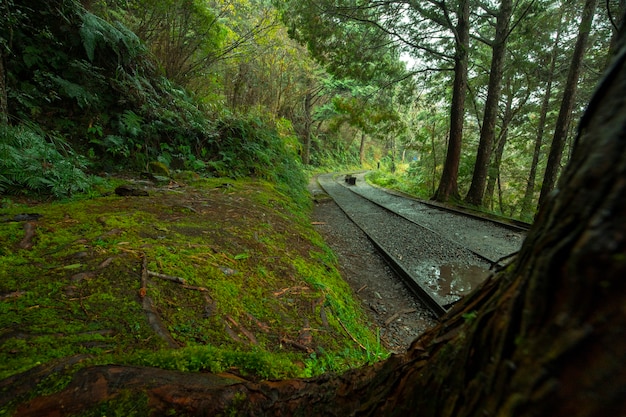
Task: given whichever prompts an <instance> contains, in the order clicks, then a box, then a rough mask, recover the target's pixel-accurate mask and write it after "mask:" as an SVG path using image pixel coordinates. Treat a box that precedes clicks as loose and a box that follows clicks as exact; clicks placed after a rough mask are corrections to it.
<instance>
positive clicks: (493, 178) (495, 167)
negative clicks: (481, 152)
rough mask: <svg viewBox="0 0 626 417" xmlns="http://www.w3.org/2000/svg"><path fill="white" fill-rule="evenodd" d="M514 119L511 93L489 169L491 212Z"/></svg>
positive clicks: (487, 199) (487, 190) (486, 196)
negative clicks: (510, 125) (511, 123)
mask: <svg viewBox="0 0 626 417" xmlns="http://www.w3.org/2000/svg"><path fill="white" fill-rule="evenodd" d="M512 118H513V93H512V92H510V94H508V96H507V99H506V107H505V109H504V116H503V117H502V130H501V131H500V135H499V136H498V140H497V141H496V144H497V146H496V152H495V153H494V154H493V161H492V163H491V168H490V169H489V179H488V181H487V188H486V190H485V206H486V207H489V208H490V209H491V210H493V209H494V204H493V195H494V192H495V188H496V182H498V184H499V183H500V166H501V165H502V156H503V155H504V148H505V146H506V142H507V139H508V133H509V123H510V122H511V119H512ZM498 191H499V197H500V198H499V201H500V212H503V208H502V198H501V197H502V196H501V194H502V192H501V191H502V190H501V189H500V187H498Z"/></svg>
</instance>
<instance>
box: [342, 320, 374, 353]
mask: <svg viewBox="0 0 626 417" xmlns="http://www.w3.org/2000/svg"><path fill="white" fill-rule="evenodd" d="M337 321H338V322H339V324H341V327H343V329H344V330H345V331H346V333H348V336H350V337H351V338H352V340H354V342H355V343H356V344H357V345H359V346H360V347H361V349H363V350H367V348H366V347H365V346H363V345H362V344H361V342H359V341H358V340H356V338H355V337H354V336H352V333H350V331H349V330H348V328H347V327H346V326H345V324H343V322H342V321H341V320H340V319H339V317H337Z"/></svg>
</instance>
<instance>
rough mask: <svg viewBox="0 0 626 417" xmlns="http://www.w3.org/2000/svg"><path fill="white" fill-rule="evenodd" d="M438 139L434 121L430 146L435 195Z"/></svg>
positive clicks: (432, 181)
mask: <svg viewBox="0 0 626 417" xmlns="http://www.w3.org/2000/svg"><path fill="white" fill-rule="evenodd" d="M435 139H436V123H435V121H433V124H432V129H431V131H430V146H431V154H432V156H433V174H432V179H431V181H430V182H431V184H432V193H433V195H434V193H435V181H436V179H437V148H436V146H435Z"/></svg>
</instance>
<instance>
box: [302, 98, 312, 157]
mask: <svg viewBox="0 0 626 417" xmlns="http://www.w3.org/2000/svg"><path fill="white" fill-rule="evenodd" d="M312 103H313V94H312V93H311V92H310V91H309V92H307V94H306V96H305V97H304V146H303V147H302V163H303V164H304V165H309V164H310V163H311V127H312V125H313V115H312V113H313V104H312Z"/></svg>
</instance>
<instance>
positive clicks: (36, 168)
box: [0, 126, 91, 197]
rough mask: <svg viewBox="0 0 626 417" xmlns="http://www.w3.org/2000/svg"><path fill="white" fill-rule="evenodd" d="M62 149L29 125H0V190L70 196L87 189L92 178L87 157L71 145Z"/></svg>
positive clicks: (4, 191) (3, 191)
mask: <svg viewBox="0 0 626 417" xmlns="http://www.w3.org/2000/svg"><path fill="white" fill-rule="evenodd" d="M61 143H62V142H61ZM62 144H63V143H62ZM62 152H63V154H62V153H61V152H60V150H59V147H58V146H55V145H54V144H53V143H49V142H47V141H46V140H45V138H44V137H43V136H41V135H40V134H39V133H37V132H35V131H34V130H32V129H30V128H28V127H26V126H21V127H10V126H0V192H2V193H10V192H14V193H15V192H22V191H23V190H24V189H28V190H30V191H34V192H39V193H44V194H52V195H54V196H55V197H69V196H72V195H74V194H76V193H78V192H81V191H86V190H87V189H88V188H89V187H90V186H91V180H90V178H89V177H88V176H87V175H86V174H85V173H84V170H85V167H86V166H85V160H84V158H81V157H80V156H78V155H76V154H75V153H74V152H72V151H71V149H69V148H68V147H67V146H64V147H63V149H62Z"/></svg>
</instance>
